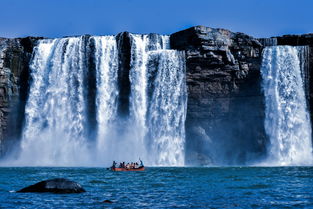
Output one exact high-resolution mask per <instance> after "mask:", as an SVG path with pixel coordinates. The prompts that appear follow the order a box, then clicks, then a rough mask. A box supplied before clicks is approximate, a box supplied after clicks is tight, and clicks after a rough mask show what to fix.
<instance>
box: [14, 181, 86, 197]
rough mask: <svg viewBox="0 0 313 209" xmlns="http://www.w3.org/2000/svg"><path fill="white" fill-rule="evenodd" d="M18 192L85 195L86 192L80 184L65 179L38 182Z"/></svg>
mask: <svg viewBox="0 0 313 209" xmlns="http://www.w3.org/2000/svg"><path fill="white" fill-rule="evenodd" d="M17 192H21V193H23V192H25V193H26V192H51V193H57V194H69V193H83V192H86V190H85V189H84V188H83V187H82V186H81V185H80V184H78V183H76V182H74V181H71V180H68V179H63V178H56V179H49V180H46V181H41V182H38V183H37V184H33V185H30V186H28V187H25V188H23V189H21V190H19V191H17Z"/></svg>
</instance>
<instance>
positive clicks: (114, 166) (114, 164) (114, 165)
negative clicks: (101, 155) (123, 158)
mask: <svg viewBox="0 0 313 209" xmlns="http://www.w3.org/2000/svg"><path fill="white" fill-rule="evenodd" d="M116 164H117V163H116V162H115V160H114V161H113V165H112V168H116Z"/></svg>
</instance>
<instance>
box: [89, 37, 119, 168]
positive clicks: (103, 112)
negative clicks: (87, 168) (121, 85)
mask: <svg viewBox="0 0 313 209" xmlns="http://www.w3.org/2000/svg"><path fill="white" fill-rule="evenodd" d="M93 39H94V41H95V63H96V83H97V97H96V106H97V123H98V134H97V155H96V160H97V161H99V163H101V161H104V158H108V156H110V155H113V153H112V152H111V151H112V150H113V147H112V145H113V144H115V142H114V139H113V135H112V130H113V129H114V124H115V123H114V122H115V121H116V119H117V98H118V87H117V72H118V50H117V43H116V39H115V37H114V36H99V37H93ZM110 160H111V159H110Z"/></svg>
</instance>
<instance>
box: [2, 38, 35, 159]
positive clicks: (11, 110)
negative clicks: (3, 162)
mask: <svg viewBox="0 0 313 209" xmlns="http://www.w3.org/2000/svg"><path fill="white" fill-rule="evenodd" d="M38 39H40V38H33V37H27V38H17V39H6V38H0V153H1V154H3V153H2V152H3V150H4V149H3V147H4V146H6V147H10V146H11V145H12V144H13V143H14V141H16V140H14V139H17V138H20V134H21V129H22V126H23V119H24V110H25V103H26V99H27V96H28V82H29V68H28V66H29V61H30V58H31V54H32V50H33V48H34V45H35V42H36V40H38Z"/></svg>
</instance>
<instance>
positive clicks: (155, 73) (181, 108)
mask: <svg viewBox="0 0 313 209" xmlns="http://www.w3.org/2000/svg"><path fill="white" fill-rule="evenodd" d="M148 66H149V68H148V69H149V75H150V76H151V77H153V79H154V81H153V82H151V83H150V86H149V89H150V99H149V101H150V104H149V108H148V117H147V118H148V121H147V124H148V125H147V126H148V130H149V137H150V138H149V139H150V141H149V142H150V146H151V149H150V150H151V151H150V153H152V156H154V158H155V161H154V163H155V164H157V165H184V161H185V159H184V157H185V156H184V146H185V119H186V108H187V105H186V104H187V93H186V82H185V62H184V54H183V53H182V52H178V51H174V50H158V51H152V52H151V53H150V54H149V59H148Z"/></svg>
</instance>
